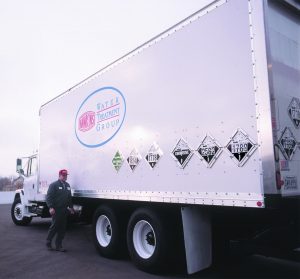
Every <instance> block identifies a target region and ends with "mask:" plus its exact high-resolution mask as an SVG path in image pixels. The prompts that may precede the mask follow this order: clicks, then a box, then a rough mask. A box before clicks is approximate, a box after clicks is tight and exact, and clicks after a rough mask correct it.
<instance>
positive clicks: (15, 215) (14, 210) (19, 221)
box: [11, 199, 32, 226]
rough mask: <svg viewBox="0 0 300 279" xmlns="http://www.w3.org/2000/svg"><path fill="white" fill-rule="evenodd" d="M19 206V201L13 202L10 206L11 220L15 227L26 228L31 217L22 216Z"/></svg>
mask: <svg viewBox="0 0 300 279" xmlns="http://www.w3.org/2000/svg"><path fill="white" fill-rule="evenodd" d="M21 205H22V204H21V201H20V199H15V200H14V202H13V204H12V206H11V218H12V220H13V222H14V223H15V224H16V225H18V226H27V225H28V224H29V223H30V222H31V220H32V217H24V216H23V213H22V208H21Z"/></svg>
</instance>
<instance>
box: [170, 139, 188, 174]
mask: <svg viewBox="0 0 300 279" xmlns="http://www.w3.org/2000/svg"><path fill="white" fill-rule="evenodd" d="M172 155H173V157H174V158H175V160H176V161H177V163H178V165H179V166H180V167H181V168H183V169H184V168H185V167H186V165H187V163H188V162H189V161H190V159H191V158H192V156H193V151H192V149H191V148H190V147H189V146H188V144H187V143H186V142H185V141H184V140H183V139H180V140H179V141H178V142H177V144H176V146H175V148H174V149H173V151H172Z"/></svg>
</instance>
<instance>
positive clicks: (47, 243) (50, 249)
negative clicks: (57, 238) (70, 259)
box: [46, 241, 53, 251]
mask: <svg viewBox="0 0 300 279" xmlns="http://www.w3.org/2000/svg"><path fill="white" fill-rule="evenodd" d="M46 246H47V248H48V250H49V251H52V250H53V248H52V245H51V242H50V241H47V242H46Z"/></svg>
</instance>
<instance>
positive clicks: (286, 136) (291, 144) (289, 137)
mask: <svg viewBox="0 0 300 279" xmlns="http://www.w3.org/2000/svg"><path fill="white" fill-rule="evenodd" d="M278 143H279V147H280V149H281V152H282V154H283V155H284V157H285V158H286V159H287V160H292V157H293V155H294V153H295V152H296V149H297V141H296V139H295V137H294V135H293V133H292V131H291V129H290V128H288V127H285V129H284V131H283V132H282V134H281V137H280V138H279V140H278Z"/></svg>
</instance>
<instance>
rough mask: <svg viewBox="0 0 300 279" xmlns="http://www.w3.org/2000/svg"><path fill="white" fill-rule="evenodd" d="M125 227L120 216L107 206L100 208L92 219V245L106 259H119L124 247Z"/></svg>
mask: <svg viewBox="0 0 300 279" xmlns="http://www.w3.org/2000/svg"><path fill="white" fill-rule="evenodd" d="M125 228H126V227H125V225H123V220H122V218H121V215H120V214H116V212H115V211H114V210H113V209H112V208H110V207H109V206H105V205H103V206H100V207H99V208H97V210H96V211H95V213H94V217H93V235H94V243H95V246H96V248H97V250H98V252H99V253H100V254H101V255H102V256H104V257H107V258H119V257H120V256H121V255H123V252H124V247H125V246H126V245H125V232H126V230H125Z"/></svg>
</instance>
